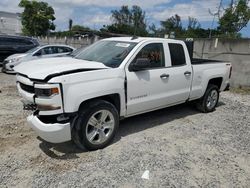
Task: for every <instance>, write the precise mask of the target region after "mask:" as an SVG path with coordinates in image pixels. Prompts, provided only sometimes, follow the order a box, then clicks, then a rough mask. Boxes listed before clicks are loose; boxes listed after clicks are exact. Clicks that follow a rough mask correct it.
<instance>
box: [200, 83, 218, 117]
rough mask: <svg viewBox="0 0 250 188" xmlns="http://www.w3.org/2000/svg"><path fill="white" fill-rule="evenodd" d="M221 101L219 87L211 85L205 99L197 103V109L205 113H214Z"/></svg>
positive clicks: (204, 96)
mask: <svg viewBox="0 0 250 188" xmlns="http://www.w3.org/2000/svg"><path fill="white" fill-rule="evenodd" d="M218 101H219V89H218V86H216V85H213V84H209V85H208V87H207V90H206V92H205V94H204V95H203V97H202V98H201V99H199V100H198V101H197V103H196V107H197V109H198V110H200V111H201V112H203V113H208V112H212V111H214V110H215V107H216V106H217V104H218Z"/></svg>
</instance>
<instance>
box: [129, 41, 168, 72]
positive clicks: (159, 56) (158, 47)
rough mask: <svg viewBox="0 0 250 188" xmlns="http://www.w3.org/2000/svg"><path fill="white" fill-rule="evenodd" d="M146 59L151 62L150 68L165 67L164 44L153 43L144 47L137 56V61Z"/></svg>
mask: <svg viewBox="0 0 250 188" xmlns="http://www.w3.org/2000/svg"><path fill="white" fill-rule="evenodd" d="M139 58H140V59H141V58H146V59H148V60H149V62H150V67H149V68H159V67H165V59H164V50H163V45H162V43H151V44H147V45H146V46H144V47H143V48H142V49H141V51H140V52H139V53H138V54H137V56H136V58H135V60H134V61H136V59H139Z"/></svg>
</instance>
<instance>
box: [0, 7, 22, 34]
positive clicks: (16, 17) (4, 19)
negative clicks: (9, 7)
mask: <svg viewBox="0 0 250 188" xmlns="http://www.w3.org/2000/svg"><path fill="white" fill-rule="evenodd" d="M21 33H22V23H21V18H20V14H19V13H10V12H4V11H0V34H8V35H20V34H21Z"/></svg>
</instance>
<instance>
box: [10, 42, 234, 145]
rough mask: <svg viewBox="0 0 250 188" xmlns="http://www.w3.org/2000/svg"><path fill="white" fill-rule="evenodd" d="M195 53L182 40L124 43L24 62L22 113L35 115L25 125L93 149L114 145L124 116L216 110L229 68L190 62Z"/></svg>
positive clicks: (53, 138)
mask: <svg viewBox="0 0 250 188" xmlns="http://www.w3.org/2000/svg"><path fill="white" fill-rule="evenodd" d="M190 51H191V50H190V49H189V48H187V45H186V44H185V42H183V41H179V40H171V39H161V38H136V37H133V38H131V37H119V38H108V39H104V40H100V41H98V42H96V43H94V44H93V45H91V46H89V47H87V48H85V49H84V50H82V52H80V53H78V54H77V55H76V56H75V57H59V58H50V59H41V60H35V61H34V62H32V61H30V62H27V63H23V64H21V65H19V66H17V67H16V68H15V71H16V72H18V74H17V76H16V77H17V88H18V91H19V93H20V95H21V96H22V98H23V103H24V109H26V110H33V111H34V112H33V114H32V115H30V116H28V117H27V120H28V124H29V125H30V126H31V127H32V128H33V129H34V130H35V131H36V132H37V134H38V135H39V136H40V137H41V138H42V139H43V140H46V141H48V142H52V143H60V142H65V141H69V140H73V141H74V142H75V143H76V144H77V145H78V146H79V147H80V148H87V149H89V150H95V149H100V148H103V147H105V146H107V145H108V144H109V143H110V142H111V141H112V139H113V138H114V136H115V133H116V132H117V129H118V126H119V120H120V119H122V118H127V117H130V116H134V115H137V114H142V113H145V112H149V111H153V110H156V109H161V108H165V107H168V106H173V105H177V104H180V103H185V102H187V101H195V102H196V104H197V106H198V108H199V109H200V110H201V111H202V112H211V111H213V110H214V109H215V107H216V105H217V103H218V100H219V93H220V91H224V90H226V89H228V87H229V79H230V76H231V70H232V68H231V64H230V63H224V62H219V61H211V60H199V59H196V60H193V59H192V58H190V55H189V54H192V51H191V52H190ZM191 59H192V60H191Z"/></svg>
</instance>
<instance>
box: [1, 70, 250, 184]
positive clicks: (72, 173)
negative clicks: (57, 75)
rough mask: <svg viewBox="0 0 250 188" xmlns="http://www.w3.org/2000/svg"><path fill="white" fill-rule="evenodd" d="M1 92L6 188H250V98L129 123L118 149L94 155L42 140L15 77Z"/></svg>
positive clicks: (5, 80) (224, 98)
mask: <svg viewBox="0 0 250 188" xmlns="http://www.w3.org/2000/svg"><path fill="white" fill-rule="evenodd" d="M0 91H1V92H0V187H101V188H103V187H229V188H230V187H250V95H241V94H235V93H231V92H224V93H222V94H221V99H220V102H219V106H218V107H217V110H216V111H215V112H213V113H209V114H203V113H200V112H199V111H197V110H195V109H194V108H193V107H190V106H189V105H186V104H185V105H179V106H176V107H171V108H167V109H163V110H159V111H155V112H151V113H147V114H144V115H140V116H136V117H132V118H129V119H126V120H123V121H122V122H121V125H120V129H119V132H118V135H117V136H116V139H115V141H114V142H113V143H112V144H111V145H110V146H108V147H107V148H105V149H102V150H98V151H94V152H87V151H81V150H79V149H77V148H76V146H75V145H74V144H73V143H71V142H68V143H63V144H50V143H46V142H44V141H42V140H39V138H37V136H36V134H35V133H34V132H33V131H32V130H31V129H30V128H29V127H28V126H27V124H26V120H25V117H26V115H25V114H24V113H23V110H22V104H21V102H20V98H19V96H18V94H17V91H16V87H15V77H14V76H13V75H6V74H2V73H0ZM146 170H148V171H149V179H142V178H141V176H142V174H143V173H144V172H145V171H146Z"/></svg>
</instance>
